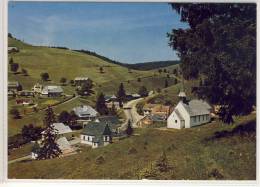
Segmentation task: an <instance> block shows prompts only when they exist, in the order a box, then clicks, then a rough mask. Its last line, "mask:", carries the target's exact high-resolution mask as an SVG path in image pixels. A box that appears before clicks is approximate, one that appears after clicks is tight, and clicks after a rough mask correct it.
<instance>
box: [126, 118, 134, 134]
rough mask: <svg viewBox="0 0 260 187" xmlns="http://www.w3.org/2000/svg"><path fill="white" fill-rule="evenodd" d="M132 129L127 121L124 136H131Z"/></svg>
mask: <svg viewBox="0 0 260 187" xmlns="http://www.w3.org/2000/svg"><path fill="white" fill-rule="evenodd" d="M133 131H134V130H133V128H132V125H131V121H130V120H128V123H127V128H126V131H125V132H126V134H127V135H128V136H131V135H132V134H133Z"/></svg>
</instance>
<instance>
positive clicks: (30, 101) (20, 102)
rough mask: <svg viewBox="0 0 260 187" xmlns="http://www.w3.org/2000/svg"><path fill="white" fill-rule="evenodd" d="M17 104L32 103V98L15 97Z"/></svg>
mask: <svg viewBox="0 0 260 187" xmlns="http://www.w3.org/2000/svg"><path fill="white" fill-rule="evenodd" d="M16 104H17V105H32V104H33V100H32V99H16Z"/></svg>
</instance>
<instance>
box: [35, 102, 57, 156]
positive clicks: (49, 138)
mask: <svg viewBox="0 0 260 187" xmlns="http://www.w3.org/2000/svg"><path fill="white" fill-rule="evenodd" d="M54 122H55V115H54V112H53V110H52V108H51V107H50V106H49V107H48V108H47V109H46V114H45V118H44V125H45V126H46V128H45V130H44V133H43V138H42V142H41V147H40V150H39V153H38V157H37V159H38V160H42V159H51V158H55V157H58V156H59V155H60V154H61V153H62V152H61V150H60V148H59V146H58V144H57V143H56V140H57V138H58V134H57V132H55V129H54V127H53V123H54Z"/></svg>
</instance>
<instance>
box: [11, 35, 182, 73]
mask: <svg viewBox="0 0 260 187" xmlns="http://www.w3.org/2000/svg"><path fill="white" fill-rule="evenodd" d="M8 37H9V38H12V39H15V40H17V41H20V42H23V43H24V41H21V40H19V39H17V38H15V37H14V36H12V34H11V33H8ZM27 45H28V44H27ZM42 47H48V48H57V49H64V50H71V51H77V52H80V53H85V54H87V55H91V56H95V57H98V58H100V59H102V60H104V61H106V62H108V63H111V64H116V65H120V66H123V67H126V68H130V69H134V70H143V71H147V70H153V69H157V68H164V67H167V66H171V65H176V64H179V63H180V61H178V60H166V61H151V62H141V63H135V64H127V63H122V62H119V61H116V60H112V59H110V58H108V57H105V56H103V55H100V54H98V53H96V52H93V51H89V50H85V49H80V50H77V49H69V48H67V47H64V46H42Z"/></svg>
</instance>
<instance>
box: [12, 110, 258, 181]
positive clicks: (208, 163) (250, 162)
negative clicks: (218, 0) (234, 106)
mask: <svg viewBox="0 0 260 187" xmlns="http://www.w3.org/2000/svg"><path fill="white" fill-rule="evenodd" d="M235 121H236V122H235V124H234V125H224V124H222V123H221V122H218V121H216V122H212V123H210V124H208V125H203V126H199V127H196V128H191V129H182V130H174V129H170V130H169V129H135V132H134V135H133V136H131V137H129V138H126V139H124V140H121V141H118V142H114V143H113V144H111V145H108V146H106V147H102V148H98V149H90V148H88V147H84V146H83V147H82V148H81V152H80V153H78V154H75V155H71V156H68V157H64V158H56V159H52V160H42V161H27V160H24V161H20V162H15V163H12V164H9V165H8V177H9V178H10V179H30V178H31V179H142V178H148V179H172V180H182V179H185V180H204V179H222V180H226V179H232V180H255V179H256V132H255V126H256V115H255V114H250V115H248V116H243V117H239V118H236V120H235ZM163 152H165V154H166V157H167V159H168V166H169V169H168V170H167V171H165V172H163V171H159V170H158V169H156V168H155V167H154V165H155V163H156V162H158V158H159V157H160V155H161V154H162V153H163ZM100 156H102V157H103V158H104V162H101V163H100V162H97V158H98V157H100Z"/></svg>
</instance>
